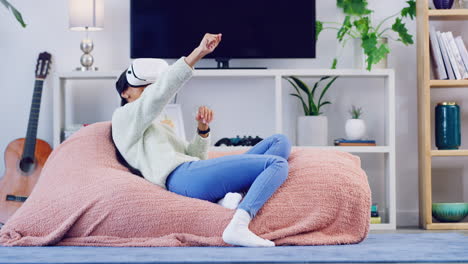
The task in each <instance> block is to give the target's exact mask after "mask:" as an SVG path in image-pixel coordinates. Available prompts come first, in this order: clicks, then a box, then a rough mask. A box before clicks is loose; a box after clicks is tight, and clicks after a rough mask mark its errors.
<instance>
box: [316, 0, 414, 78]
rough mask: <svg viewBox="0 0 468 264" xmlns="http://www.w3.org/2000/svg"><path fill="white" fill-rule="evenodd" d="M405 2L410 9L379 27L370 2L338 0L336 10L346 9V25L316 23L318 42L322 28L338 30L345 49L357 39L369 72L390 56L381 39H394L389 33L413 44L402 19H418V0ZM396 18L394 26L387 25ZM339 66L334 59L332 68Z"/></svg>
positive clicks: (364, 0)
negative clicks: (369, 5) (373, 18)
mask: <svg viewBox="0 0 468 264" xmlns="http://www.w3.org/2000/svg"><path fill="white" fill-rule="evenodd" d="M406 2H407V3H408V6H407V7H405V8H403V9H402V10H401V11H400V12H398V13H396V14H394V15H391V16H389V17H386V18H384V19H382V20H381V21H380V23H379V24H377V25H376V24H375V23H373V21H372V16H371V14H372V12H373V11H372V10H370V9H368V8H367V5H368V3H367V0H337V2H336V5H337V7H339V8H341V9H343V12H344V13H345V15H346V16H345V19H344V21H343V23H337V22H323V21H316V23H315V26H316V30H315V32H316V33H315V34H316V39H318V36H319V34H320V32H321V31H322V30H323V29H335V30H337V31H338V33H337V36H336V37H337V39H338V42H339V43H340V44H341V45H342V46H343V47H344V46H345V45H346V43H347V42H348V40H350V39H357V42H356V44H355V45H356V46H357V47H359V48H357V49H359V50H363V53H364V54H365V61H366V63H365V64H364V65H367V67H366V69H367V70H369V71H370V70H371V69H372V66H373V65H376V64H378V63H379V62H380V61H381V60H384V59H386V57H387V54H388V53H390V48H389V46H388V44H387V43H386V41H385V40H380V39H382V38H384V37H388V38H390V39H393V38H392V37H390V36H389V35H388V34H387V33H388V31H389V30H392V31H394V32H395V33H397V34H398V37H399V38H398V39H397V41H400V42H402V43H403V44H405V45H410V44H413V36H412V35H411V34H409V33H408V29H407V28H406V25H405V24H404V23H403V18H406V17H409V18H410V19H411V20H413V19H414V17H415V16H416V1H415V0H408V1H406ZM394 17H396V18H395V21H394V22H393V24H392V26H391V27H387V26H384V23H385V22H387V21H388V20H390V19H391V18H394ZM337 24H338V25H340V24H341V26H338V27H337V26H336V25H337ZM361 48H362V49H361ZM360 53H361V52H360ZM358 56H359V55H358ZM358 60H359V61H358V62H357V64H359V65H360V64H361V63H360V60H361V59H358ZM337 63H338V58H337V57H335V58H334V59H333V63H332V67H331V68H332V69H335V68H336V65H337Z"/></svg>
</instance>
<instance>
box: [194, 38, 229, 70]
mask: <svg viewBox="0 0 468 264" xmlns="http://www.w3.org/2000/svg"><path fill="white" fill-rule="evenodd" d="M221 36H222V34H221V33H220V34H210V33H206V34H205V36H203V39H202V41H201V42H200V45H199V46H198V47H196V48H195V49H194V50H193V51H192V53H190V55H188V56H187V57H186V58H185V62H186V63H187V64H188V65H190V67H192V68H193V67H194V66H195V63H197V62H198V61H199V60H201V59H202V58H203V57H205V56H206V55H207V54H210V53H211V52H213V51H214V50H215V49H216V47H217V46H218V44H219V42H221Z"/></svg>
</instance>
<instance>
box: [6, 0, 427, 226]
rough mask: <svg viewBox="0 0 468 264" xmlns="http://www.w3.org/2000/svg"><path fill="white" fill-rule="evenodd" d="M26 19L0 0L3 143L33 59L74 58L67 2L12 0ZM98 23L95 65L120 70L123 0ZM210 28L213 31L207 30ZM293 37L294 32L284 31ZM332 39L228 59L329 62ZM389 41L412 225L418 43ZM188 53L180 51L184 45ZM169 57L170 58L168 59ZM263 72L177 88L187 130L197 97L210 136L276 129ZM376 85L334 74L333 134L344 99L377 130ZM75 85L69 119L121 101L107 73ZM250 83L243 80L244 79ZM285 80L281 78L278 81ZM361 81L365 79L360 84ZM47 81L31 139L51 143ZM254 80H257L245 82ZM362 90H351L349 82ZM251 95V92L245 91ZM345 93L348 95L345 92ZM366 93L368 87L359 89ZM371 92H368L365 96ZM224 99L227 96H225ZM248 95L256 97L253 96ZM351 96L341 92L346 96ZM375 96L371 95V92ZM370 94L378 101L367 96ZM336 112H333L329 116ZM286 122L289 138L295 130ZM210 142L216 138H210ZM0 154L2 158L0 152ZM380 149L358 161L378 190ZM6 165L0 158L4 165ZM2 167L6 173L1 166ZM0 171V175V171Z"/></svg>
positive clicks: (403, 201) (380, 5)
mask: <svg viewBox="0 0 468 264" xmlns="http://www.w3.org/2000/svg"><path fill="white" fill-rule="evenodd" d="M370 2H371V8H373V9H375V10H376V12H375V15H374V16H375V18H380V17H384V16H387V15H390V14H393V13H395V12H397V11H398V10H400V9H401V8H402V7H403V6H404V5H405V1H403V0H399V1H390V0H386V1H383V0H379V1H377V0H371V1H370ZM12 3H13V4H14V5H16V7H17V8H18V9H19V10H20V11H21V12H22V14H23V16H24V18H25V21H26V22H27V23H28V27H27V28H26V29H22V28H20V26H19V25H18V24H17V23H16V21H14V19H13V17H12V16H10V15H9V14H7V12H6V10H4V9H3V8H0V34H1V40H0V51H1V54H2V60H1V62H0V65H1V66H0V80H1V81H0V83H1V88H0V89H1V91H2V98H3V103H2V104H0V111H1V115H0V123H1V124H2V128H3V129H1V130H0V150H1V151H2V153H1V154H0V155H1V156H0V157H3V150H4V149H5V148H6V146H7V144H8V143H9V142H10V141H12V140H14V139H15V138H19V137H24V136H25V133H26V126H27V121H28V114H29V107H30V104H31V95H32V88H33V83H34V66H35V60H36V58H37V55H38V53H39V52H42V51H45V50H46V51H48V52H50V53H51V54H52V55H53V66H52V67H53V70H54V71H70V70H72V69H73V68H74V67H76V66H77V65H78V64H79V57H80V55H81V51H80V49H79V43H80V40H81V38H82V37H83V36H84V34H83V33H82V32H71V31H69V30H68V2H67V1H64V0H42V1H26V0H12ZM105 4H106V6H105V29H104V31H101V32H97V33H92V34H91V37H92V38H93V39H94V43H95V50H94V51H93V55H94V57H95V61H96V63H95V65H96V66H98V67H99V68H100V70H101V71H108V70H122V69H124V68H125V67H126V66H127V65H128V63H129V1H127V0H118V1H117V0H112V1H109V0H107V1H106V3H105ZM317 16H318V19H320V20H326V21H341V20H342V18H343V16H342V14H341V12H340V11H339V10H338V9H337V8H336V7H335V1H326V0H317ZM415 24H416V23H415V22H409V23H408V27H409V31H410V33H412V34H414V33H415ZM213 33H215V32H213ZM291 41H294V39H291ZM336 48H337V43H336V40H335V32H334V31H326V32H323V33H322V35H321V36H320V39H319V41H318V43H317V58H316V59H313V60H312V59H300V60H299V59H298V60H232V61H231V64H232V66H255V65H259V66H267V67H269V68H328V67H329V66H330V65H331V61H332V58H333V56H334V55H335V53H336V52H337V51H336ZM390 48H391V50H392V52H391V55H390V57H389V66H390V67H392V68H394V69H395V70H396V93H397V100H396V102H397V125H396V128H397V133H396V136H397V208H398V219H397V220H398V225H399V226H402V225H413V226H415V225H417V224H418V215H417V210H418V174H417V173H418V170H417V167H418V165H417V164H418V162H417V115H416V114H417V108H416V94H417V89H416V55H415V54H416V46H415V45H413V46H410V47H406V46H404V45H403V44H401V43H395V42H391V43H390ZM351 50H352V48H351V45H349V46H348V48H347V49H345V50H344V52H343V57H342V58H341V63H340V64H339V68H349V67H351V65H352V64H351V62H352V53H351ZM181 55H187V54H181ZM172 62H173V60H172V61H170V63H172ZM199 65H200V66H214V65H215V63H214V61H213V60H207V61H202V62H201V63H200V64H199ZM271 85H272V84H271V83H269V81H268V80H263V79H258V80H239V79H236V81H233V82H229V80H225V79H223V80H221V79H219V80H210V81H209V82H202V81H201V80H200V79H198V80H193V81H191V82H190V83H189V85H187V87H186V88H185V89H184V90H183V91H182V92H181V93H180V94H179V97H178V98H179V102H180V103H181V104H182V105H183V111H184V119H185V122H186V134H187V136H188V137H189V138H191V137H192V136H193V135H194V132H193V130H194V127H195V122H194V120H193V116H191V113H192V112H193V111H194V110H195V109H196V106H198V105H202V104H207V105H209V106H211V107H212V108H213V109H214V110H215V111H216V120H215V121H214V123H213V124H212V129H213V135H214V136H215V138H214V139H218V138H220V137H226V136H235V135H237V134H239V135H241V136H242V135H245V134H248V135H253V136H255V135H260V136H262V137H266V136H268V135H270V134H272V133H273V132H274V117H273V114H274V111H273V103H274V101H273V100H272V98H273V90H271V89H269V88H270V87H271ZM381 86H382V84H381V83H379V82H378V81H377V82H376V81H375V80H360V81H359V80H349V79H339V81H338V82H337V83H336V85H335V86H334V87H333V88H332V90H331V91H330V93H329V94H328V98H329V99H330V100H332V101H333V102H334V104H332V105H331V106H329V107H328V108H326V111H325V113H326V115H327V116H329V117H330V119H331V120H332V121H331V122H332V123H334V124H333V126H332V127H331V130H332V131H333V135H337V136H338V135H342V136H344V132H343V127H342V125H343V124H342V122H343V120H345V118H347V113H346V110H347V109H348V107H349V104H350V103H351V102H353V103H357V104H361V105H363V106H364V110H365V111H366V112H365V116H364V118H365V119H367V122H368V126H369V127H370V130H369V135H370V136H372V137H374V138H377V139H379V138H381V137H382V135H381V129H382V125H383V124H382V123H381V121H379V116H380V115H382V109H381V105H380V104H379V102H378V99H375V98H374V97H376V98H378V94H375V95H374V92H372V93H367V92H366V93H364V92H363V89H365V87H367V88H369V87H371V88H372V87H376V88H375V89H379V87H381ZM70 87H73V89H70V90H73V92H72V93H71V94H70V96H69V97H68V100H69V101H70V102H73V106H72V107H70V109H68V110H69V112H67V117H69V119H73V122H88V123H89V122H97V121H103V120H110V116H111V114H112V111H113V110H114V109H115V107H117V106H118V103H119V100H118V97H117V93H116V92H115V90H114V87H113V83H112V82H106V81H101V82H95V83H93V82H88V83H72V84H71V85H70ZM249 87H250V88H249ZM285 87H286V86H285ZM363 87H364V88H363ZM52 88H53V87H52V82H51V78H49V79H48V80H47V81H46V83H45V86H44V92H43V99H42V105H41V114H40V122H39V128H38V138H41V139H44V140H46V141H47V142H49V143H50V144H51V143H52V110H53V109H52ZM252 88H254V89H252ZM350 90H351V91H359V92H360V93H359V94H358V93H350V92H349V91H350ZM247 95H248V96H251V98H252V99H249V98H247V99H246V97H245V96H247ZM345 95H346V96H345ZM365 95H368V97H366V96H365ZM284 96H285V100H286V105H285V111H289V112H285V114H284V115H285V118H288V119H287V120H286V124H287V125H288V126H289V127H293V126H294V120H295V118H296V115H298V114H299V113H300V108H299V106H298V104H297V102H296V101H295V100H294V98H291V97H290V96H288V95H287V94H286V92H285V95H284ZM369 96H372V98H370V97H369ZM227 98H229V100H226V99H227ZM253 98H254V99H253ZM346 98H348V99H346ZM371 99H372V100H371ZM373 99H375V100H373ZM333 120H334V121H333ZM289 127H286V128H285V131H287V133H288V135H289V136H290V137H291V138H293V139H294V138H295V137H294V134H293V130H290V128H289ZM214 142H215V141H213V143H214ZM2 160H3V159H2ZM381 160H382V159H381V158H375V157H374V158H372V157H367V156H364V157H363V165H364V166H366V167H367V169H368V172H369V178H370V179H369V181H370V183H371V185H372V188H373V195H374V196H375V197H374V198H375V199H378V197H380V196H382V197H383V194H382V193H380V191H381V190H380V187H379V186H378V185H379V182H382V181H383V180H382V179H381V178H378V177H382V175H381V171H382V169H381V165H382V164H381V163H382V161H381ZM3 170H4V164H3V163H2V164H0V172H3ZM2 174H3V173H2ZM0 175H1V174H0Z"/></svg>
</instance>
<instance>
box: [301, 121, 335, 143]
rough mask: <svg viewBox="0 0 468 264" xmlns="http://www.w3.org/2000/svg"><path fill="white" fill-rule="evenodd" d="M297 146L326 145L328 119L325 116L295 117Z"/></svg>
mask: <svg viewBox="0 0 468 264" xmlns="http://www.w3.org/2000/svg"><path fill="white" fill-rule="evenodd" d="M297 145H298V146H327V145H328V119H327V117H326V116H299V117H298V118H297Z"/></svg>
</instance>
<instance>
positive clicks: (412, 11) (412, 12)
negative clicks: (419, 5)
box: [401, 1, 416, 19]
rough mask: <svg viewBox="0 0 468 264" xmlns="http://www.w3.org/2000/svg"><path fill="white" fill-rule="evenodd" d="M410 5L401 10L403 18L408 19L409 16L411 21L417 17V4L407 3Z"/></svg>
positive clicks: (413, 2)
mask: <svg viewBox="0 0 468 264" xmlns="http://www.w3.org/2000/svg"><path fill="white" fill-rule="evenodd" d="M406 3H408V5H409V6H408V7H405V8H403V9H402V10H401V16H402V17H407V16H409V17H410V18H411V19H414V17H415V16H416V2H415V1H406Z"/></svg>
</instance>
